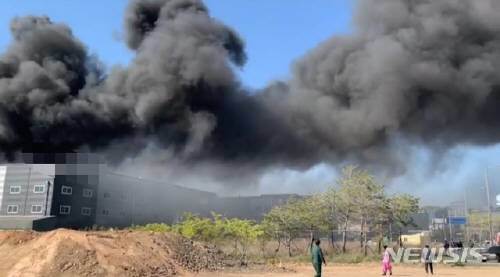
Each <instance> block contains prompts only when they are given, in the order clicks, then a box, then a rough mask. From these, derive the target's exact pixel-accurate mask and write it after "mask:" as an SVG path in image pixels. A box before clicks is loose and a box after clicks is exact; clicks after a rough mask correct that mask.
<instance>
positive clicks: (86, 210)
mask: <svg viewBox="0 0 500 277" xmlns="http://www.w3.org/2000/svg"><path fill="white" fill-rule="evenodd" d="M91 214H92V209H91V208H89V207H82V215H85V216H90V215H91Z"/></svg>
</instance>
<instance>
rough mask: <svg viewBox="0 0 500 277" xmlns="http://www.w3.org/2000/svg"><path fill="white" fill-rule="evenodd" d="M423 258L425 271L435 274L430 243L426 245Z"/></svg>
mask: <svg viewBox="0 0 500 277" xmlns="http://www.w3.org/2000/svg"><path fill="white" fill-rule="evenodd" d="M422 260H423V262H424V264H425V273H427V274H429V271H430V272H431V275H434V268H433V267H432V251H431V249H430V248H429V245H426V246H425V248H424V251H422Z"/></svg>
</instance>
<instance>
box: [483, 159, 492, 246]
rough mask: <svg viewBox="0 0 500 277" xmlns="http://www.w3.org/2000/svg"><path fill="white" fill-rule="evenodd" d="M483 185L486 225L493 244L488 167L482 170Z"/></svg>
mask: <svg viewBox="0 0 500 277" xmlns="http://www.w3.org/2000/svg"><path fill="white" fill-rule="evenodd" d="M484 186H485V188H486V202H487V204H488V227H489V229H490V230H489V232H490V244H491V245H493V222H492V219H491V199H490V183H489V180H488V167H486V170H485V171H484Z"/></svg>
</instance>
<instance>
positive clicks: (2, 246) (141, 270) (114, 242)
mask: <svg viewBox="0 0 500 277" xmlns="http://www.w3.org/2000/svg"><path fill="white" fill-rule="evenodd" d="M0 253H1V254H2V255H0V276H7V277H18V276H19V277H21V276H22V277H35V276H36V277H39V276H40V277H45V276H51V277H52V276H54V277H69V276H96V277H101V276H127V277H128V276H130V277H135V276H177V275H184V274H185V273H186V272H198V271H200V270H203V271H210V270H217V269H219V268H220V267H219V265H220V261H221V260H223V259H222V258H221V257H219V255H221V253H220V252H219V251H218V250H217V249H213V248H210V247H207V246H204V245H201V244H198V243H195V242H192V241H189V240H186V239H184V238H181V237H179V236H176V235H173V234H158V233H151V232H138V231H134V232H131V231H101V232H79V231H72V230H65V229H59V230H55V231H52V232H47V233H36V232H26V231H3V232H1V231H0Z"/></svg>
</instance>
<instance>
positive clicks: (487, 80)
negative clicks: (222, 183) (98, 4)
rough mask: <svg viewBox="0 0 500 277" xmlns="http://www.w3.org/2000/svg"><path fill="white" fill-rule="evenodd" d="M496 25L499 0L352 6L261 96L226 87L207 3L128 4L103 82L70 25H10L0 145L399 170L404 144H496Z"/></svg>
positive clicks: (116, 155) (223, 55)
mask: <svg viewBox="0 0 500 277" xmlns="http://www.w3.org/2000/svg"><path fill="white" fill-rule="evenodd" d="M499 15H500V3H498V2H497V1H494V0H489V1H488V0H485V1H473V0H464V1H453V0H443V1H431V0H422V1H412V0H384V1H378V0H377V1H375V0H363V1H359V3H358V7H357V11H356V16H355V22H354V24H355V31H354V32H353V33H352V34H350V35H346V36H340V37H333V38H331V39H329V40H327V41H325V42H322V43H321V44H320V45H318V46H317V47H316V48H314V49H312V50H310V51H309V53H307V54H306V55H305V56H304V57H302V58H300V59H299V60H298V61H297V62H296V63H295V64H294V65H293V67H292V77H291V78H290V80H285V81H277V82H276V83H274V84H271V85H269V86H268V87H266V88H264V89H262V90H260V91H247V90H246V89H244V88H243V86H242V85H241V84H240V83H239V80H238V78H237V77H236V74H235V70H237V68H239V67H243V66H244V64H245V61H246V59H247V56H246V53H245V51H244V48H245V47H244V42H243V40H242V38H240V37H239V35H238V34H237V33H236V31H234V30H233V29H231V28H230V27H228V26H226V25H224V24H223V23H221V22H219V21H217V20H216V19H214V18H212V17H211V16H210V14H209V11H208V9H207V7H206V6H205V5H204V4H203V3H202V2H201V0H144V1H138V0H136V1H131V2H130V4H129V6H128V8H127V11H126V15H125V23H124V25H125V31H126V33H125V40H126V43H127V45H128V47H129V48H130V49H131V50H133V51H134V52H135V57H134V58H133V60H132V61H131V62H130V64H129V65H128V66H127V67H124V68H119V67H115V68H113V69H112V70H110V71H109V72H104V70H102V66H101V65H100V63H99V61H98V60H97V59H96V58H95V57H92V56H90V55H89V54H88V53H87V49H86V47H85V46H84V45H83V43H82V42H80V41H79V40H78V39H77V38H76V37H74V35H73V34H72V32H71V30H70V29H69V27H67V26H66V25H64V24H60V23H54V22H51V20H50V19H48V18H45V17H31V16H28V17H22V18H15V19H13V20H12V23H11V32H12V37H13V42H12V43H11V45H10V46H9V48H8V49H7V51H6V52H5V53H4V54H3V55H2V56H0V149H1V151H2V152H3V153H5V154H6V155H7V158H9V157H10V158H12V156H13V155H14V154H15V153H16V152H18V151H38V152H40V151H41V152H68V151H79V150H81V149H83V148H89V149H91V150H92V151H103V152H105V153H107V155H108V158H109V159H110V160H114V161H118V162H119V161H121V160H123V159H124V158H126V157H130V156H132V157H133V156H136V155H141V156H144V152H143V151H144V149H149V150H148V151H150V149H151V147H152V145H154V146H153V148H154V149H158V151H153V152H155V153H156V154H157V155H162V153H165V151H167V152H168V155H167V156H168V157H169V158H170V157H174V158H175V159H176V160H177V161H181V163H193V164H194V163H207V162H208V163H211V162H214V163H217V164H219V165H222V166H217V167H218V168H223V169H224V171H226V170H227V169H228V168H229V169H230V168H238V167H239V168H246V169H248V170H249V171H255V170H257V171H256V172H259V170H262V169H264V168H267V167H272V166H284V167H292V168H305V167H308V166H311V165H314V164H317V163H319V162H326V163H332V164H337V163H342V162H345V161H356V162H360V163H365V164H367V165H371V166H378V167H381V168H383V169H384V170H385V171H387V172H391V173H396V174H397V173H401V172H402V170H404V165H405V162H404V161H405V159H406V158H407V157H406V152H405V145H408V144H412V143H418V144H424V145H427V146H430V147H435V149H439V150H440V151H446V149H449V148H451V147H453V146H456V145H460V144H476V145H486V144H494V143H497V142H498V141H499V140H500V110H498V108H497V107H499V106H500V86H499V85H500V16H499ZM284 47H286V46H284ZM157 159H158V158H155V160H157ZM160 160H161V158H160ZM230 171H231V170H229V171H228V172H230ZM240 173H241V172H240V171H237V173H236V174H238V175H239V174H240Z"/></svg>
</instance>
